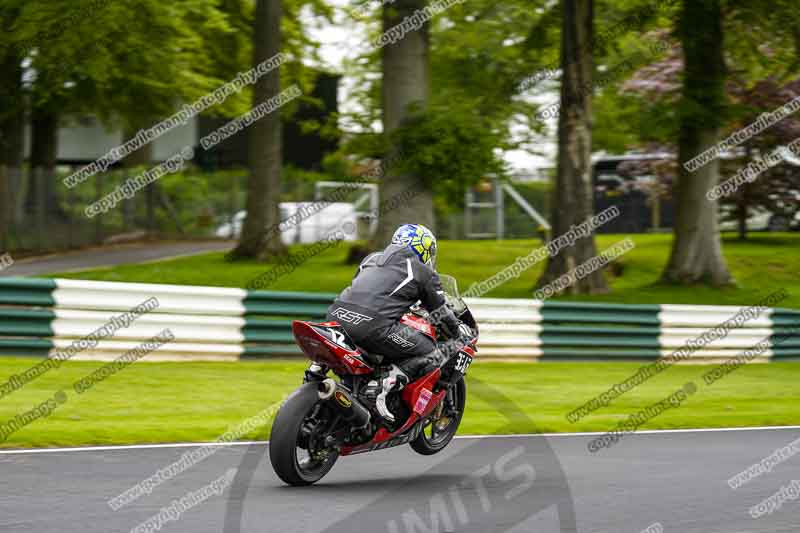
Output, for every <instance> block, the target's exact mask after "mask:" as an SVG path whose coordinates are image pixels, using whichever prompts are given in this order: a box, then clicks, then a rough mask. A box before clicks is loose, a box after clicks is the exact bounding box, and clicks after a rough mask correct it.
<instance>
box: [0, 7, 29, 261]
mask: <svg viewBox="0 0 800 533" xmlns="http://www.w3.org/2000/svg"><path fill="white" fill-rule="evenodd" d="M17 16H18V10H17V9H15V8H13V7H3V8H0V27H1V28H2V31H3V33H5V34H8V33H10V32H11V28H12V27H13V25H14V23H15V22H16V18H17ZM0 69H2V75H0V249H5V248H6V247H8V242H7V234H8V226H9V225H10V224H11V223H12V221H13V220H15V219H16V218H17V211H18V198H19V197H20V196H21V194H20V192H21V188H22V179H21V176H22V158H23V153H22V151H23V126H24V123H25V120H24V119H25V96H24V93H23V90H22V56H21V54H20V51H19V49H18V48H17V47H15V46H13V45H10V44H9V43H5V44H0Z"/></svg>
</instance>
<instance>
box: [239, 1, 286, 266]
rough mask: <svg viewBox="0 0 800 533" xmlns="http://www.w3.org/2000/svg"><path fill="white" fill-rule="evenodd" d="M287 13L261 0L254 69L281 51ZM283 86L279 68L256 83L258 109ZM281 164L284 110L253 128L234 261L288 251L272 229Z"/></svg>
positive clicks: (277, 212)
mask: <svg viewBox="0 0 800 533" xmlns="http://www.w3.org/2000/svg"><path fill="white" fill-rule="evenodd" d="M281 13H282V5H281V0H258V3H257V5H256V15H255V25H254V32H253V39H254V47H253V64H254V65H257V64H259V63H261V62H263V61H265V60H267V59H268V58H270V57H272V56H274V55H275V54H277V53H278V52H279V51H280V47H281ZM280 87H281V84H280V71H279V69H277V68H276V69H273V70H272V71H271V72H269V73H268V74H267V75H266V76H263V77H262V78H260V79H259V80H258V81H257V82H256V86H255V89H254V91H253V107H255V106H257V105H259V104H260V103H261V102H265V101H267V100H268V99H269V98H271V97H273V96H275V95H277V94H278V93H279V92H280ZM281 163H282V159H281V120H280V110H278V109H276V110H274V111H273V112H272V113H270V114H268V115H267V116H266V117H264V118H262V119H261V120H259V121H257V122H255V123H254V124H253V125H252V126H251V132H250V176H249V179H248V192H247V217H246V218H245V221H244V225H243V227H242V235H241V238H240V240H239V245H238V246H237V247H236V248H235V249H234V250H233V251H232V252H231V254H230V257H231V258H256V257H260V258H266V257H268V256H279V255H285V254H286V253H287V252H286V247H285V246H284V244H283V241H281V234H280V232H278V231H268V228H271V227H277V225H278V224H279V223H280V192H281Z"/></svg>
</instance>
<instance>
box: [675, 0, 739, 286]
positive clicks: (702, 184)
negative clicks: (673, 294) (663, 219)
mask: <svg viewBox="0 0 800 533" xmlns="http://www.w3.org/2000/svg"><path fill="white" fill-rule="evenodd" d="M678 25H679V28H678V29H679V32H678V33H679V34H680V36H681V40H682V43H683V50H684V61H685V67H684V69H685V72H684V81H683V101H682V102H681V109H680V111H681V125H680V139H679V161H680V166H679V171H680V172H679V176H678V182H677V185H676V191H675V192H676V194H675V196H676V198H677V208H676V217H675V229H674V236H675V237H674V240H673V243H672V254H671V256H670V259H669V263H668V264H667V268H666V269H665V271H664V274H663V280H664V281H665V282H668V283H681V284H687V285H688V284H693V283H698V282H705V283H710V284H711V285H713V286H722V285H728V284H730V283H732V282H733V279H732V278H731V275H730V272H729V271H728V267H727V265H726V264H725V258H724V257H723V255H722V242H721V240H720V235H719V224H718V220H717V217H718V215H717V211H718V206H717V202H716V200H708V199H707V198H706V193H707V192H708V191H709V190H710V189H711V188H713V187H714V186H715V185H717V182H718V181H719V161H718V160H715V161H713V162H712V163H710V164H707V165H705V166H703V167H701V168H699V169H697V170H695V171H694V172H690V171H689V170H687V169H686V168H685V166H684V163H685V162H686V161H689V160H691V159H692V158H693V157H695V156H697V155H698V154H700V153H702V152H704V151H705V150H707V149H708V148H711V147H712V146H714V145H715V144H717V143H718V142H719V127H720V121H721V117H722V116H723V115H724V111H725V78H726V71H725V60H724V57H723V49H724V45H723V30H722V10H721V9H720V2H719V0H684V3H683V7H682V11H681V14H680V18H679V22H678Z"/></svg>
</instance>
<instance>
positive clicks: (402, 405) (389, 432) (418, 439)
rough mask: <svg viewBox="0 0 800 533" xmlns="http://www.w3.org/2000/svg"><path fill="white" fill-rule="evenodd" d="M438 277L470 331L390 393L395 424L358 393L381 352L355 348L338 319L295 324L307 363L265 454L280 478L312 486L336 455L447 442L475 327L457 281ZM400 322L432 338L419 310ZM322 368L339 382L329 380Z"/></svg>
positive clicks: (458, 410) (374, 373)
mask: <svg viewBox="0 0 800 533" xmlns="http://www.w3.org/2000/svg"><path fill="white" fill-rule="evenodd" d="M441 278H442V286H443V288H444V291H445V294H446V300H447V305H448V306H450V308H451V309H453V312H454V313H455V314H456V317H458V319H459V320H461V321H462V322H464V323H465V324H466V325H468V326H469V327H470V328H472V330H473V332H474V335H473V336H472V339H471V340H469V341H468V342H465V343H462V344H463V345H462V344H460V345H459V346H460V349H459V351H458V352H456V353H453V354H451V355H450V356H449V357H448V358H447V360H446V361H444V362H443V363H442V364H441V365H440V366H439V367H438V368H436V369H435V370H433V371H431V372H430V373H428V374H426V375H424V376H422V377H420V378H418V379H416V380H415V381H413V382H411V383H409V384H408V385H406V387H405V388H404V389H402V390H401V391H399V392H395V393H391V394H390V395H389V398H388V400H387V406H388V407H389V409H390V410H391V411H392V413H394V414H395V418H396V421H395V422H394V423H390V422H388V421H386V420H385V419H383V418H382V417H381V416H380V415H379V414H378V412H377V410H376V409H375V407H374V403H373V402H372V401H371V398H369V397H368V395H366V394H364V393H365V388H367V387H366V386H367V384H368V383H369V382H370V381H371V380H373V379H376V377H379V376H381V375H382V374H381V373H382V371H383V368H382V367H381V359H382V358H381V356H380V355H379V354H371V353H367V352H366V351H365V350H363V349H360V348H359V347H358V346H356V345H355V344H354V343H353V342H352V340H351V339H350V337H349V336H348V335H347V333H346V332H345V331H344V329H342V327H341V326H340V325H339V324H338V323H337V322H324V323H320V324H317V323H312V322H301V321H294V322H293V324H292V331H293V333H294V337H295V339H296V340H297V344H298V345H299V346H300V349H301V350H302V351H303V353H305V354H306V355H307V356H308V358H309V359H311V361H312V362H313V364H312V365H311V367H309V369H308V370H307V371H306V374H305V379H304V383H303V385H301V386H300V387H299V388H298V389H297V390H295V391H294V392H293V393H292V394H291V395H289V397H288V398H287V399H286V401H285V402H284V404H283V405H282V406H281V408H280V410H279V411H278V414H277V416H276V417H275V422H274V424H273V425H272V436H271V437H270V443H269V457H270V461H271V462H272V467H273V468H274V469H275V472H276V473H277V474H278V477H280V478H281V479H282V480H283V481H285V482H286V483H288V484H290V485H310V484H312V483H315V482H317V481H319V480H320V479H322V477H323V476H325V474H327V473H328V472H329V471H330V470H331V468H333V465H334V463H336V460H337V459H338V458H339V456H345V455H354V454H358V453H364V452H369V451H373V450H381V449H385V448H390V447H393V446H399V445H401V444H406V443H408V444H409V445H410V446H411V448H413V449H414V450H415V451H416V452H418V453H421V454H423V455H433V454H435V453H438V452H440V451H442V450H443V449H444V448H445V447H446V446H447V445H448V444H449V443H450V441H451V440H452V438H453V436H454V435H455V434H456V431H457V430H458V426H459V424H460V423H461V417H462V415H463V414H464V406H465V403H466V393H467V389H466V385H465V383H464V375H465V374H466V372H467V369H468V368H469V366H470V364H471V363H472V359H473V357H475V352H476V349H477V348H476V342H477V338H478V326H477V324H476V322H475V319H474V318H473V316H472V313H470V310H469V308H468V307H467V305H466V304H465V303H464V301H463V300H462V299H461V297H460V296H459V295H458V289H457V286H456V283H455V280H454V279H453V278H451V277H450V276H441ZM402 322H403V323H404V324H406V325H408V326H410V327H412V328H415V329H417V330H419V331H421V332H423V333H425V334H426V335H428V336H430V337H431V338H432V339H434V340H436V339H437V334H436V329H435V328H434V326H433V325H432V323H431V319H430V316H429V315H428V313H426V312H425V311H424V310H420V309H414V310H410V311H409V313H407V314H406V315H404V316H403V318H402ZM328 372H332V373H333V374H334V375H336V376H337V377H338V378H339V379H338V381H337V380H334V379H332V378H331V377H328Z"/></svg>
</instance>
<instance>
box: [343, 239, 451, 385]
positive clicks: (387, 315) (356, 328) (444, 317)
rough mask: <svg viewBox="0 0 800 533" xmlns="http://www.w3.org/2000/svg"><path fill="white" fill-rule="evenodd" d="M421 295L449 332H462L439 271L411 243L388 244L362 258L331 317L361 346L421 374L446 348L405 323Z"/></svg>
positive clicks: (442, 326) (431, 311)
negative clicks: (427, 262)
mask: <svg viewBox="0 0 800 533" xmlns="http://www.w3.org/2000/svg"><path fill="white" fill-rule="evenodd" d="M417 301H420V302H421V303H422V306H423V307H424V308H425V309H426V310H427V311H428V312H429V313H432V314H433V317H435V318H437V319H438V320H437V323H436V326H437V327H439V328H442V331H444V332H445V333H446V335H447V336H449V337H453V338H454V337H456V336H457V335H458V325H459V322H458V319H457V318H456V317H455V315H454V314H453V311H451V310H450V309H449V308H448V307H447V306H446V305H445V299H444V292H443V291H442V285H441V282H440V280H439V275H438V274H437V273H436V271H435V270H434V269H433V268H431V267H430V266H428V265H426V264H425V263H423V262H422V261H420V260H419V258H418V257H417V256H416V255H415V254H414V253H413V252H412V251H411V250H409V249H408V248H407V247H406V246H402V245H389V246H388V247H387V248H386V249H385V250H384V251H382V252H376V253H373V254H371V255H369V256H367V257H366V258H365V259H364V260H363V261H362V262H361V264H360V265H359V267H358V272H356V275H355V277H354V278H353V282H352V284H351V285H350V286H349V287H347V288H346V289H345V290H344V291H342V293H341V294H340V295H339V297H338V298H337V299H336V300H335V301H334V302H333V305H331V306H330V307H329V308H328V315H327V319H328V320H334V321H336V322H338V323H339V324H341V325H342V327H343V328H344V329H345V331H347V333H348V335H350V337H351V338H352V339H353V341H354V342H355V343H356V344H357V345H359V346H360V347H361V348H364V349H365V350H367V351H368V352H370V353H372V354H378V355H382V356H384V358H385V359H387V360H388V361H390V362H393V363H396V364H397V366H399V367H400V368H401V369H403V371H404V372H406V373H407V374H409V375H419V374H422V373H423V372H424V371H429V368H430V366H431V364H432V363H435V362H436V359H438V357H436V356H440V354H441V352H440V351H439V350H437V344H436V342H434V341H433V340H431V338H430V337H428V336H426V335H425V334H423V333H421V332H420V331H418V330H416V329H414V328H411V327H408V326H406V325H405V324H402V323H400V318H401V317H402V316H403V315H404V314H405V313H407V312H408V309H409V307H411V306H412V305H413V304H415V303H416V302H417ZM443 351H444V350H443Z"/></svg>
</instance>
